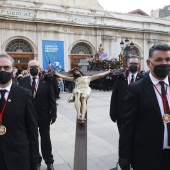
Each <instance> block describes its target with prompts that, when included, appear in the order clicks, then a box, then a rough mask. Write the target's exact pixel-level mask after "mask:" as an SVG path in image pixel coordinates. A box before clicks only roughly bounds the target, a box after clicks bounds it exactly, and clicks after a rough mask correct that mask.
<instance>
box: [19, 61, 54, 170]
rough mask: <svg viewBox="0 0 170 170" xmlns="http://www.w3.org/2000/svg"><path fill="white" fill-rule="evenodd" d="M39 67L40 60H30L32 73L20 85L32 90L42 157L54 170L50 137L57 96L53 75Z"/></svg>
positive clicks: (49, 169) (30, 71)
mask: <svg viewBox="0 0 170 170" xmlns="http://www.w3.org/2000/svg"><path fill="white" fill-rule="evenodd" d="M39 68H40V66H39V63H38V61H36V60H31V61H29V62H28V72H29V73H30V75H29V76H27V77H24V78H23V79H21V80H20V82H19V85H20V86H22V87H24V88H27V89H30V90H31V91H32V96H33V98H34V105H35V109H36V111H37V114H38V127H39V133H40V137H41V152H42V157H43V159H44V160H45V163H46V164H47V170H54V167H53V162H54V159H53V155H52V144H51V139H50V123H51V124H53V123H54V122H55V121H56V117H57V115H56V97H55V94H54V88H53V82H52V80H51V77H48V76H46V77H45V76H41V75H39V71H40V70H39ZM42 157H41V156H39V166H40V165H41V161H42Z"/></svg>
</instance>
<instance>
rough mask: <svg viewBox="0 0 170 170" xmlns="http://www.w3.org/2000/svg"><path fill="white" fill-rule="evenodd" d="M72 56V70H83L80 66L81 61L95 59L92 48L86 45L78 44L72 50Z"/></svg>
mask: <svg viewBox="0 0 170 170" xmlns="http://www.w3.org/2000/svg"><path fill="white" fill-rule="evenodd" d="M70 56H71V57H70V63H71V69H72V68H74V67H79V68H81V66H80V65H79V63H80V60H81V59H87V58H91V57H93V54H92V48H91V47H90V46H89V45H88V44H86V43H83V42H80V43H77V44H76V45H75V46H74V47H73V48H72V50H71V55H70Z"/></svg>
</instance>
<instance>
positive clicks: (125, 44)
mask: <svg viewBox="0 0 170 170" xmlns="http://www.w3.org/2000/svg"><path fill="white" fill-rule="evenodd" d="M120 47H121V52H120V55H119V60H120V61H121V62H122V63H123V67H124V68H125V67H126V60H127V57H128V56H130V55H132V54H133V53H134V51H133V49H134V43H133V42H132V41H131V43H129V39H128V38H126V39H125V41H123V40H122V41H121V42H120Z"/></svg>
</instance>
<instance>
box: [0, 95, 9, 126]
mask: <svg viewBox="0 0 170 170" xmlns="http://www.w3.org/2000/svg"><path fill="white" fill-rule="evenodd" d="M8 96H9V95H8ZM7 102H8V97H7V100H6V102H5V103H4V105H3V108H2V110H1V112H0V123H2V116H3V114H4V111H5V108H6V105H7Z"/></svg>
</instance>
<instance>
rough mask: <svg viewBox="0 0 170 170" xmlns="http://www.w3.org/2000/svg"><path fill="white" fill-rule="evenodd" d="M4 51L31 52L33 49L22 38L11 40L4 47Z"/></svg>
mask: <svg viewBox="0 0 170 170" xmlns="http://www.w3.org/2000/svg"><path fill="white" fill-rule="evenodd" d="M6 52H25V53H32V52H33V50H32V48H31V46H30V45H29V44H28V42H26V41H25V40H22V39H17V40H13V41H11V42H10V44H9V45H8V46H7V48H6Z"/></svg>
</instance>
